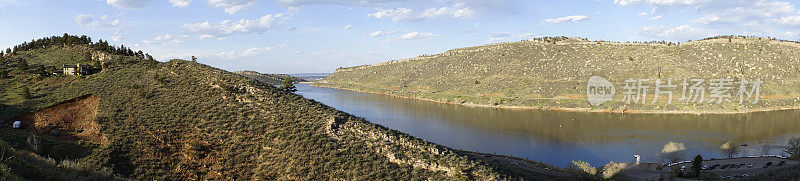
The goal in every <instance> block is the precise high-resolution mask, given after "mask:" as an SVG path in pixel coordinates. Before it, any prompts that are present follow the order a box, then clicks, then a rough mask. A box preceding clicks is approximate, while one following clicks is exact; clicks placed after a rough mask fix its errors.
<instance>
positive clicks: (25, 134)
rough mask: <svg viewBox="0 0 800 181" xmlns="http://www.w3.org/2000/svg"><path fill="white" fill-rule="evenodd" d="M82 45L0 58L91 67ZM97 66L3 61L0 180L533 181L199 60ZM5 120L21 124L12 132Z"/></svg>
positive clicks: (123, 58)
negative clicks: (78, 72)
mask: <svg viewBox="0 0 800 181" xmlns="http://www.w3.org/2000/svg"><path fill="white" fill-rule="evenodd" d="M84 46H89V45H67V46H63V45H62V46H53V47H46V48H37V49H30V50H21V51H18V52H15V53H14V55H13V56H10V57H7V58H8V59H6V60H15V61H18V62H23V61H21V60H24V62H31V63H30V64H29V65H32V66H31V67H35V66H38V64H36V63H50V64H54V65H58V64H63V63H69V64H72V63H88V64H93V63H94V62H92V61H99V60H86V59H81V58H80V57H82V55H86V54H91V53H93V52H94V51H100V50H96V49H92V48H85V47H84ZM101 52H104V51H101ZM72 55H75V56H72ZM76 57H78V58H76ZM81 61H87V62H81ZM103 61H107V62H111V63H113V65H114V66H110V67H104V68H103V69H102V71H100V72H97V73H95V74H91V75H86V76H66V75H52V74H49V75H48V74H42V75H36V74H28V73H29V72H30V70H29V69H27V68H21V67H20V66H19V64H17V66H10V64H8V63H4V64H0V65H2V66H0V70H2V71H3V72H6V73H7V72H16V73H13V74H3V75H4V76H3V77H0V123H1V124H0V139H1V140H0V180H20V179H23V180H24V179H29V180H84V179H85V180H113V179H124V178H133V179H141V180H376V179H388V180H465V179H471V180H472V179H474V180H495V179H503V178H515V177H523V176H530V177H527V179H536V178H539V177H540V176H536V174H533V175H531V174H530V173H527V174H525V173H521V172H519V170H518V169H516V170H515V169H509V168H503V169H500V168H495V166H494V164H487V163H485V162H483V161H480V160H477V159H474V158H470V157H469V155H466V154H463V153H460V152H457V151H455V150H452V149H450V148H446V147H443V146H440V145H436V144H433V143H430V142H427V141H424V140H421V139H418V138H414V137H411V136H408V135H406V134H403V133H400V132H397V131H393V130H389V129H387V128H384V127H382V126H379V125H375V124H372V123H369V122H367V121H366V120H363V119H361V118H358V117H355V116H351V115H349V114H347V113H344V112H341V111H337V110H335V109H333V108H330V107H328V106H325V105H323V104H321V103H318V102H315V101H313V100H308V99H304V98H303V97H302V96H299V95H296V94H292V93H288V92H283V91H280V90H278V89H277V88H275V87H273V86H270V85H268V84H265V83H262V82H259V81H254V80H252V79H248V78H245V77H243V76H240V75H237V74H235V73H231V72H228V71H224V70H221V69H217V68H214V67H210V66H206V65H203V64H199V63H195V62H190V61H184V60H171V61H169V62H157V61H154V60H148V59H146V58H141V57H136V56H128V55H120V56H114V57H111V58H109V59H105V60H103ZM13 121H23V124H22V125H23V126H22V127H21V128H19V129H15V128H12V127H11V126H12V123H13ZM517 174H520V175H517Z"/></svg>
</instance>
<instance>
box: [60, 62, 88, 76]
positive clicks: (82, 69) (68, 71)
mask: <svg viewBox="0 0 800 181" xmlns="http://www.w3.org/2000/svg"><path fill="white" fill-rule="evenodd" d="M63 70H64V71H63V73H64V75H89V74H91V70H92V66H90V65H81V64H76V65H64V69H63Z"/></svg>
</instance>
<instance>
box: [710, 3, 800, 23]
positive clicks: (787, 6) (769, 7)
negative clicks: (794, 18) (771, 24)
mask: <svg viewBox="0 0 800 181" xmlns="http://www.w3.org/2000/svg"><path fill="white" fill-rule="evenodd" d="M794 11H795V8H794V5H792V4H791V3H788V2H783V1H771V0H759V1H754V2H748V3H744V4H737V5H736V6H734V7H730V8H725V9H723V10H721V11H718V12H714V13H711V14H708V15H706V16H703V17H700V18H698V19H696V20H695V22H696V23H699V24H719V23H730V24H739V25H741V24H750V25H759V24H762V23H765V22H766V20H768V19H770V18H773V17H778V16H782V15H786V14H789V13H793V12H794ZM742 22H746V23H742Z"/></svg>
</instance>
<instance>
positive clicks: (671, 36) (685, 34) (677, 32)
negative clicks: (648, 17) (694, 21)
mask: <svg viewBox="0 0 800 181" xmlns="http://www.w3.org/2000/svg"><path fill="white" fill-rule="evenodd" d="M639 34H641V35H644V36H648V37H653V38H660V39H665V40H672V41H686V40H689V39H700V38H705V37H709V36H712V35H713V34H712V33H710V32H709V31H707V30H703V29H698V28H695V27H692V26H691V25H680V26H675V27H668V26H663V25H661V26H644V27H641V28H639Z"/></svg>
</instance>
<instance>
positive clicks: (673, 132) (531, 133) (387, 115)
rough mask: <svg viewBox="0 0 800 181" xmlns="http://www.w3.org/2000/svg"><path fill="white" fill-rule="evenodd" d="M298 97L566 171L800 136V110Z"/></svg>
mask: <svg viewBox="0 0 800 181" xmlns="http://www.w3.org/2000/svg"><path fill="white" fill-rule="evenodd" d="M297 89H298V91H297V94H300V95H303V96H304V97H306V98H309V99H314V100H317V101H319V102H322V103H324V104H326V105H328V106H331V107H333V108H336V109H338V110H341V111H344V112H348V113H350V114H353V115H356V116H359V117H363V118H365V119H367V120H369V121H370V122H373V123H376V124H380V125H383V126H386V127H388V128H391V129H394V130H398V131H401V132H404V133H406V134H409V135H412V136H415V137H418V138H422V139H425V140H428V141H430V142H434V143H437V144H441V145H444V146H447V147H451V148H455V149H462V150H469V151H478V152H485V153H496V154H502V155H512V156H517V157H523V158H529V159H531V160H536V161H541V162H544V163H548V164H551V165H555V166H559V167H564V166H566V165H567V164H568V163H569V162H570V161H572V160H584V161H588V162H590V163H591V164H592V165H595V166H600V165H603V164H605V163H608V162H609V161H614V162H633V161H634V158H633V155H641V161H642V162H661V161H662V160H661V159H659V157H658V153H659V152H661V149H662V148H663V146H664V144H666V143H667V142H669V141H675V142H681V143H684V144H685V145H686V160H689V159H691V158H693V157H694V156H695V155H698V154H701V155H703V157H704V158H706V159H708V158H723V157H724V156H723V155H722V153H721V152H720V149H719V147H720V145H722V144H723V143H724V142H726V141H732V142H733V143H737V144H741V145H744V144H746V145H747V146H744V147H743V151H742V153H741V154H739V155H738V156H747V155H762V154H776V155H785V153H784V152H783V148H782V147H783V146H784V145H786V141H787V140H788V139H789V138H791V137H797V136H800V111H799V110H789V111H772V112H759V113H748V114H732V115H693V114H692V115H689V114H681V115H675V114H671V115H665V114H609V113H582V112H561V111H542V110H509V109H497V108H479V107H468V106H462V105H453V104H441V103H433V102H428V101H422V100H415V99H406V98H398V97H392V96H387V95H378V94H368V93H359V92H354V91H348V90H340V89H332V88H322V87H312V86H309V85H308V84H297Z"/></svg>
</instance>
